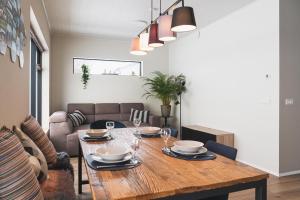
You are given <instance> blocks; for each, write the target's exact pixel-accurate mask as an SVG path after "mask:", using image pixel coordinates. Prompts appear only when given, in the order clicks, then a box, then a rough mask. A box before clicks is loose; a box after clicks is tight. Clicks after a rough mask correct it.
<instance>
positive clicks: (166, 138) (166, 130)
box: [161, 128, 171, 148]
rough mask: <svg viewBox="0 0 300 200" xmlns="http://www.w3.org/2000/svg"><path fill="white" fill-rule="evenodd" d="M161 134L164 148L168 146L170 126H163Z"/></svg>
mask: <svg viewBox="0 0 300 200" xmlns="http://www.w3.org/2000/svg"><path fill="white" fill-rule="evenodd" d="M161 136H162V138H163V140H164V143H165V147H164V148H168V141H169V138H170V137H171V129H170V128H163V129H162V131H161Z"/></svg>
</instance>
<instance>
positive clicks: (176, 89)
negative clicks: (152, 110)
mask: <svg viewBox="0 0 300 200" xmlns="http://www.w3.org/2000/svg"><path fill="white" fill-rule="evenodd" d="M153 74H154V77H153V78H145V84H144V87H145V86H146V87H147V89H146V90H145V91H146V92H145V94H144V96H146V98H149V97H155V98H158V99H160V100H161V102H162V105H161V114H162V116H163V117H169V116H170V112H171V102H172V101H174V103H175V104H179V101H178V97H179V95H181V94H182V93H183V92H185V91H186V87H185V76H184V75H183V74H180V75H178V76H173V75H167V74H164V73H161V72H159V71H156V72H153Z"/></svg>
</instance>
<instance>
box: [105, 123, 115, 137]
mask: <svg viewBox="0 0 300 200" xmlns="http://www.w3.org/2000/svg"><path fill="white" fill-rule="evenodd" d="M114 127H115V122H113V121H108V122H106V129H107V130H108V133H109V134H110V132H111V130H112V129H113V128H114Z"/></svg>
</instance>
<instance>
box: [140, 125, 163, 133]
mask: <svg viewBox="0 0 300 200" xmlns="http://www.w3.org/2000/svg"><path fill="white" fill-rule="evenodd" d="M141 131H142V133H144V134H158V133H159V131H160V128H159V127H151V126H149V127H141Z"/></svg>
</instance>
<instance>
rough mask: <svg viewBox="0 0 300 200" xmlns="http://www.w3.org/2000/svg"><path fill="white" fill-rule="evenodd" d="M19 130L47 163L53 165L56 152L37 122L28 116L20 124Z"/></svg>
mask: <svg viewBox="0 0 300 200" xmlns="http://www.w3.org/2000/svg"><path fill="white" fill-rule="evenodd" d="M21 128H22V131H24V133H26V134H27V135H28V136H29V137H30V138H31V139H32V140H33V142H34V143H35V144H36V145H37V146H38V147H39V149H40V150H41V151H42V152H43V154H44V156H45V158H46V161H47V163H48V164H54V163H55V162H56V150H55V148H54V146H53V144H52V142H51V141H50V140H49V138H48V137H47V135H46V133H45V132H44V131H43V129H42V127H41V126H40V125H39V123H38V121H36V119H35V118H34V117H32V116H28V117H27V118H26V119H25V121H24V122H22V124H21Z"/></svg>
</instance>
